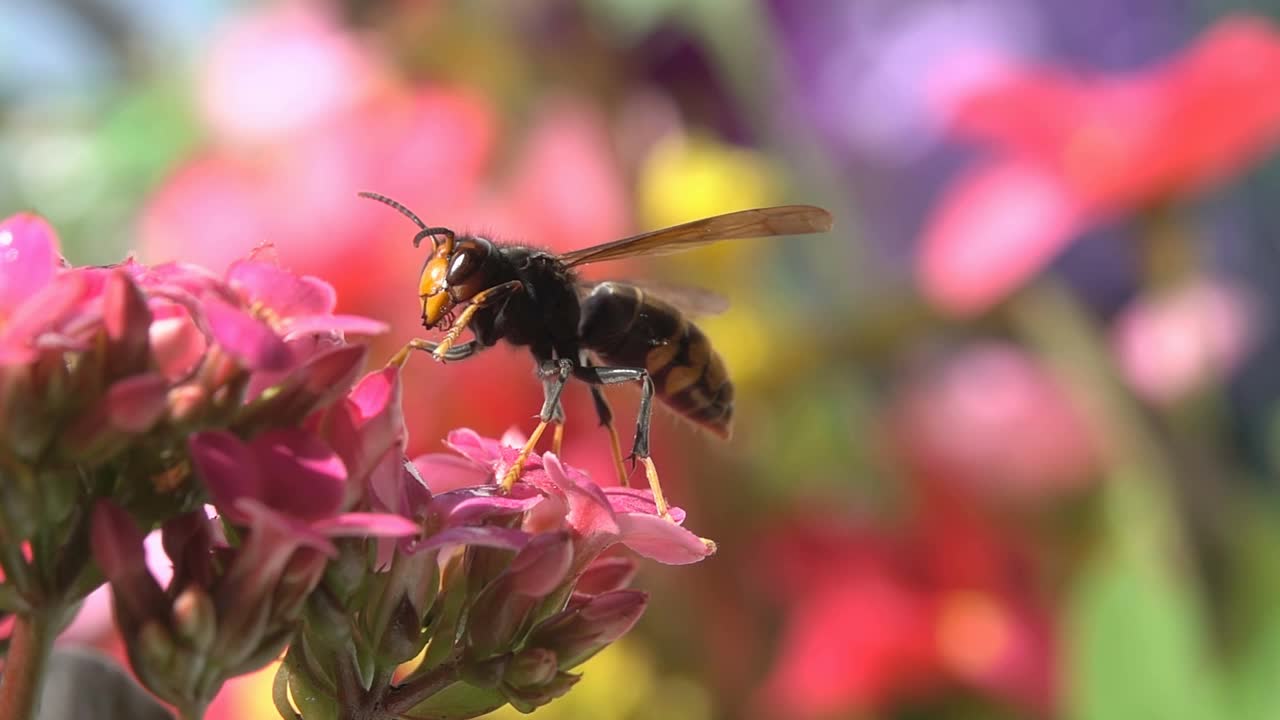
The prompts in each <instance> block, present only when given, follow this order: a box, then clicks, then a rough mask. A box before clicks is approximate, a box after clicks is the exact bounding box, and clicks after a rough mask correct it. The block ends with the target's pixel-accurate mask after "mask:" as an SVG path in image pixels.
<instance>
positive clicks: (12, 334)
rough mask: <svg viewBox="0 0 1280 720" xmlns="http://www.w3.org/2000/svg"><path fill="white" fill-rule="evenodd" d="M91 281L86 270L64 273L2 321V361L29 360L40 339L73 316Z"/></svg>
mask: <svg viewBox="0 0 1280 720" xmlns="http://www.w3.org/2000/svg"><path fill="white" fill-rule="evenodd" d="M88 284H89V280H88V277H87V275H86V274H85V273H81V272H74V271H73V272H65V273H62V274H60V275H57V276H55V277H54V278H53V281H52V282H50V283H49V284H47V285H45V286H44V287H42V288H41V289H40V290H39V291H37V292H36V294H35V295H34V296H32V297H30V298H29V299H27V302H25V303H21V304H20V305H19V306H18V307H17V310H16V312H14V314H13V315H11V316H9V317H8V318H6V320H7V322H5V323H0V364H6V365H7V364H16V363H24V362H30V360H31V358H32V357H34V355H35V342H36V340H37V338H38V337H39V336H40V334H41V333H45V332H48V331H49V330H50V329H51V328H53V327H54V326H56V325H58V324H60V323H63V322H65V321H66V320H67V319H68V318H69V317H72V316H73V314H74V313H75V312H76V311H77V309H78V308H79V306H80V305H81V302H82V299H83V298H84V297H85V295H86V294H87V293H88ZM2 315H3V312H0V316H2Z"/></svg>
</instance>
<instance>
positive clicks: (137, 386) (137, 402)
mask: <svg viewBox="0 0 1280 720" xmlns="http://www.w3.org/2000/svg"><path fill="white" fill-rule="evenodd" d="M168 392H169V382H168V381H167V380H165V378H164V376H163V375H161V374H159V373H143V374H141V375H134V376H133V377H129V378H125V379H124V380H120V381H118V382H115V383H113V384H112V385H111V387H110V388H109V389H108V390H107V395H106V405H107V418H108V420H110V422H111V426H112V427H114V428H115V429H116V430H120V431H123V432H128V433H140V432H146V431H147V430H149V429H151V426H152V425H155V424H156V422H157V421H159V420H160V418H161V417H162V416H163V415H164V412H165V408H166V406H167V403H168Z"/></svg>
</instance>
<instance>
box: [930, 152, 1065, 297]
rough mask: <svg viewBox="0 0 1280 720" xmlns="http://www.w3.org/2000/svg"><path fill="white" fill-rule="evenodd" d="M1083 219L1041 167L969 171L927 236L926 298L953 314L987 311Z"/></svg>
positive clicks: (1037, 268) (1030, 273) (1028, 275)
mask: <svg viewBox="0 0 1280 720" xmlns="http://www.w3.org/2000/svg"><path fill="white" fill-rule="evenodd" d="M1084 220H1085V213H1084V211H1083V209H1082V208H1081V207H1079V206H1078V205H1077V204H1076V203H1075V202H1074V201H1073V200H1072V197H1071V195H1070V194H1069V193H1068V192H1067V191H1066V189H1065V188H1064V187H1063V186H1062V184H1061V183H1059V182H1058V181H1057V180H1056V179H1054V178H1053V177H1051V176H1049V175H1047V174H1045V173H1043V172H1041V171H1040V170H1038V169H1035V168H1032V167H1029V166H1022V165H1014V164H1002V165H993V166H988V167H985V168H982V169H979V170H977V171H973V172H970V173H969V174H968V175H967V176H965V177H964V178H962V179H961V180H960V181H959V182H957V183H956V184H955V185H954V186H953V187H952V189H951V190H950V191H949V192H948V193H947V196H946V197H945V198H944V199H943V200H942V202H941V203H940V209H939V210H938V211H937V212H936V213H935V215H934V217H933V218H932V220H931V221H930V223H929V225H928V227H927V228H926V230H925V233H924V240H923V242H922V244H921V249H920V253H921V257H920V261H919V263H920V264H919V277H920V283H921V285H922V287H923V290H924V293H925V294H926V295H927V296H928V297H929V298H930V300H932V301H933V302H934V304H936V305H937V306H938V307H940V308H941V309H943V310H945V311H947V312H950V313H953V314H957V315H969V314H975V313H979V312H982V311H983V310H986V309H987V308H989V307H990V306H991V305H993V304H995V303H996V302H998V301H999V300H1001V299H1002V298H1003V297H1005V296H1006V295H1007V294H1008V293H1010V292H1012V291H1013V290H1014V289H1015V288H1016V287H1018V286H1019V285H1021V284H1022V283H1024V282H1026V281H1027V280H1029V279H1030V278H1031V277H1032V276H1033V275H1035V274H1036V273H1038V272H1039V271H1040V270H1041V269H1042V268H1043V267H1044V266H1045V265H1047V264H1048V263H1049V261H1050V260H1051V259H1052V258H1053V256H1054V255H1055V254H1057V253H1058V251H1059V250H1061V249H1062V248H1063V247H1064V246H1065V245H1066V244H1067V242H1068V241H1069V240H1071V238H1072V236H1073V235H1074V233H1075V232H1076V230H1077V229H1078V228H1079V227H1080V226H1081V224H1082V223H1083V221H1084Z"/></svg>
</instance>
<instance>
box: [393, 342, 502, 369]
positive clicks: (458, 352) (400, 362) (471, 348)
mask: <svg viewBox="0 0 1280 720" xmlns="http://www.w3.org/2000/svg"><path fill="white" fill-rule="evenodd" d="M439 348H440V343H437V342H431V341H430V340H423V339H421V338H414V339H412V340H410V341H409V342H408V343H406V344H405V346H404V347H402V348H400V351H399V352H397V353H396V354H395V355H393V356H391V360H390V361H389V362H387V364H388V365H395V366H396V367H404V364H405V363H406V362H407V361H408V360H409V352H410V351H412V350H421V351H423V352H428V353H431V354H432V355H434V354H435V353H436V351H437V350H439ZM483 349H484V346H483V345H481V344H480V343H478V342H476V341H475V340H468V341H467V342H464V343H462V344H461V345H454V346H453V347H451V348H448V349H447V350H445V352H444V359H445V360H450V361H452V360H466V359H467V358H469V357H471V356H472V355H475V354H476V353H478V352H480V351H481V350H483Z"/></svg>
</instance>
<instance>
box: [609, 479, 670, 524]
mask: <svg viewBox="0 0 1280 720" xmlns="http://www.w3.org/2000/svg"><path fill="white" fill-rule="evenodd" d="M604 495H605V497H606V498H608V499H609V506H610V507H612V508H613V511H614V512H616V513H642V514H645V515H657V514H658V504H657V503H656V502H654V501H653V492H652V491H649V490H641V489H640V488H630V487H610V488H604ZM667 511H668V512H669V513H670V514H671V520H672V521H674V522H675V524H677V525H681V524H683V523H684V510H681V509H680V508H678V507H672V508H668V510H667Z"/></svg>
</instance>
